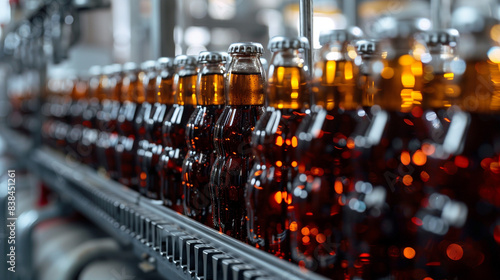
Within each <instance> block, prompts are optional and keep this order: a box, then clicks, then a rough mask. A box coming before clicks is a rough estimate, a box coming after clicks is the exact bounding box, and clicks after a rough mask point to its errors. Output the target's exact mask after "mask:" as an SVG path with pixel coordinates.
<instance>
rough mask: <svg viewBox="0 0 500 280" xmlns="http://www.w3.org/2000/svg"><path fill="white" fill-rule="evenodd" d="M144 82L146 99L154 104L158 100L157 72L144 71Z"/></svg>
mask: <svg viewBox="0 0 500 280" xmlns="http://www.w3.org/2000/svg"><path fill="white" fill-rule="evenodd" d="M142 84H143V85H144V92H145V101H146V102H148V103H150V104H153V103H155V101H156V95H157V90H156V73H155V72H154V71H152V72H147V73H144V77H143V79H142Z"/></svg>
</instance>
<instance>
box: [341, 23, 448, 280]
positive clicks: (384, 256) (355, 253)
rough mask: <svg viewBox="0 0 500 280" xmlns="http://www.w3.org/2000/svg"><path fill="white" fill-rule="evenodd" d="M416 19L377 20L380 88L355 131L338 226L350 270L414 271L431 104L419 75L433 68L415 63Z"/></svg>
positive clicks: (421, 55) (422, 54)
mask: <svg viewBox="0 0 500 280" xmlns="http://www.w3.org/2000/svg"><path fill="white" fill-rule="evenodd" d="M421 20H425V19H412V20H408V21H396V20H395V19H393V18H384V19H382V20H381V21H380V23H381V24H380V25H379V27H378V28H379V29H378V30H379V34H380V37H381V38H382V39H381V42H380V44H381V52H382V54H383V55H382V58H381V59H379V60H378V61H376V62H374V63H373V64H372V70H374V71H375V73H374V75H375V76H374V77H376V80H377V83H378V85H379V87H380V90H379V91H378V92H377V93H376V94H375V96H374V106H372V108H371V110H370V115H371V116H372V120H371V123H370V126H369V127H368V128H367V129H366V131H365V133H363V135H360V136H358V137H357V138H355V143H354V144H355V149H354V151H355V153H356V154H357V155H358V157H357V158H356V159H355V160H356V161H357V163H358V164H353V166H355V169H354V170H355V176H354V178H353V180H352V184H353V187H352V188H350V189H349V191H347V190H346V189H344V193H345V201H344V204H345V206H344V213H350V214H351V216H350V217H351V219H350V222H348V223H346V225H345V227H346V228H349V230H350V231H349V232H348V233H347V234H348V236H349V241H350V242H349V244H351V248H352V250H351V251H350V254H351V256H350V258H351V259H354V260H355V262H354V263H353V266H352V267H350V269H351V270H350V271H351V272H352V273H353V275H355V276H357V277H362V278H367V279H379V278H384V277H389V278H394V279H408V278H413V277H415V276H414V275H415V273H417V270H415V269H414V267H415V264H416V262H417V259H418V256H416V251H418V248H417V247H416V244H417V240H416V229H417V228H416V226H415V224H414V222H415V221H416V220H414V219H412V218H413V217H414V215H415V213H416V211H417V210H418V208H419V205H420V203H422V199H423V198H424V197H423V195H424V193H425V191H424V189H425V187H426V182H425V181H424V180H422V178H425V174H427V173H426V171H425V170H426V169H425V163H426V159H427V155H426V154H425V153H426V151H424V150H422V146H421V145H422V143H423V142H424V141H425V140H426V139H427V140H431V139H433V136H434V135H432V133H431V130H430V129H429V128H431V127H432V126H430V125H428V123H427V121H426V119H425V116H426V113H425V111H426V110H429V109H432V108H428V107H426V106H423V104H425V103H426V101H425V99H426V98H427V96H425V95H423V92H422V91H423V89H424V78H425V77H426V76H427V77H429V74H430V75H432V74H433V72H429V69H427V70H425V68H424V65H423V63H422V61H423V60H424V61H425V60H426V58H427V57H428V56H429V54H428V49H427V45H426V43H425V41H424V40H422V37H421V35H420V34H419V33H418V31H419V29H418V28H419V26H421V25H420V24H419V22H421ZM426 71H427V72H429V73H426ZM436 129H439V127H436ZM433 141H435V140H433ZM422 172H423V173H422ZM422 277H424V276H422Z"/></svg>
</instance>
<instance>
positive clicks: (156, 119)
mask: <svg viewBox="0 0 500 280" xmlns="http://www.w3.org/2000/svg"><path fill="white" fill-rule="evenodd" d="M156 72H157V77H156V82H155V83H156V88H157V89H156V102H155V103H154V104H153V106H152V108H151V116H150V118H149V119H148V121H147V123H146V132H147V133H148V134H149V136H148V137H149V139H150V141H149V145H148V147H147V150H146V151H145V153H144V163H143V164H144V165H145V166H147V167H148V168H144V167H143V170H145V171H144V172H146V175H147V181H146V190H147V192H146V193H147V196H148V197H150V198H153V199H161V184H160V174H159V169H158V163H159V160H160V156H161V154H162V152H163V145H164V139H163V134H162V125H163V122H164V120H165V116H166V114H167V112H168V110H169V109H170V108H171V107H172V105H173V103H174V93H173V81H174V73H175V70H174V64H173V59H172V58H168V57H162V58H160V59H158V61H156Z"/></svg>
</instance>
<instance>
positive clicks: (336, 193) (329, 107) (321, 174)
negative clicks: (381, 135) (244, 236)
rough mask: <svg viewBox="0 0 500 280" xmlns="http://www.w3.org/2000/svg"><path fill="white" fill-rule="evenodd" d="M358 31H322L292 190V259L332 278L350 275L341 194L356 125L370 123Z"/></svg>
mask: <svg viewBox="0 0 500 280" xmlns="http://www.w3.org/2000/svg"><path fill="white" fill-rule="evenodd" d="M361 35H362V33H361V30H360V29H359V28H357V27H353V28H350V29H348V30H330V31H326V32H323V33H321V35H320V43H321V44H322V48H321V50H320V60H319V61H318V62H317V63H316V65H315V69H314V75H313V77H314V79H313V86H312V94H313V101H314V103H313V104H314V105H313V108H312V112H311V115H310V116H307V117H306V118H305V119H304V120H303V122H302V123H301V125H300V127H299V128H298V130H297V132H296V137H297V144H296V145H297V156H298V158H299V160H298V170H299V174H298V175H297V176H296V177H295V179H294V181H293V186H292V188H291V190H290V193H291V194H292V198H291V200H292V204H291V210H292V211H291V212H290V226H289V228H290V233H291V242H292V258H293V260H294V261H295V262H297V263H298V264H299V265H300V266H305V267H307V268H309V269H312V270H315V271H318V272H320V273H322V274H324V275H327V276H329V277H332V278H335V277H343V276H344V274H345V271H346V270H345V268H346V266H345V264H343V263H342V261H343V260H345V252H346V249H347V248H346V246H347V242H346V240H345V237H344V236H343V234H342V230H343V220H342V215H343V213H342V206H343V202H342V193H343V191H344V190H348V189H350V188H352V176H353V170H352V166H351V164H350V162H349V161H350V158H351V157H352V153H353V151H352V150H353V148H354V134H355V129H356V127H357V126H358V125H359V124H360V123H362V122H365V121H367V119H366V114H363V113H361V112H364V110H362V108H361V96H362V91H361V89H360V88H359V87H357V77H358V74H359V68H358V65H357V64H356V63H355V58H356V56H357V54H356V49H355V46H354V42H353V40H354V39H356V38H357V37H358V36H361Z"/></svg>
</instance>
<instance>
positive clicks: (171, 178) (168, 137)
mask: <svg viewBox="0 0 500 280" xmlns="http://www.w3.org/2000/svg"><path fill="white" fill-rule="evenodd" d="M193 111H194V105H178V104H174V105H173V106H172V108H170V110H169V111H168V113H167V115H166V116H165V122H164V123H163V129H162V130H163V137H164V138H165V141H166V143H165V144H166V146H164V147H163V152H162V154H161V156H160V158H159V163H158V165H157V166H158V170H157V172H158V175H159V177H160V188H161V195H162V196H161V197H162V200H163V203H164V204H165V205H166V206H167V207H170V208H172V209H173V210H175V211H177V212H179V213H183V212H184V211H183V210H184V209H183V205H182V200H183V195H184V194H183V188H182V178H181V174H182V162H183V161H184V158H185V156H186V153H187V146H186V138H185V136H186V125H187V122H188V120H189V117H190V116H191V114H192V113H193Z"/></svg>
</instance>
